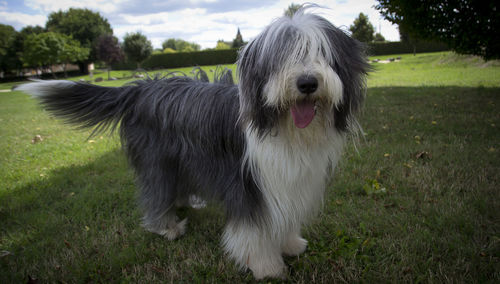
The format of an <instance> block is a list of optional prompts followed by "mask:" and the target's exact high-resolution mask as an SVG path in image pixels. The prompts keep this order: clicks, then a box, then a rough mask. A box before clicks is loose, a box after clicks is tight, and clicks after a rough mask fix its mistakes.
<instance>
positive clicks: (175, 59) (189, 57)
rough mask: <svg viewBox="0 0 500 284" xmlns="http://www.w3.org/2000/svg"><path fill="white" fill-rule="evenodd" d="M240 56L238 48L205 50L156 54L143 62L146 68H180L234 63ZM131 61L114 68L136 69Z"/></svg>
mask: <svg viewBox="0 0 500 284" xmlns="http://www.w3.org/2000/svg"><path fill="white" fill-rule="evenodd" d="M237 58H238V49H237V48H233V49H226V50H205V51H195V52H178V53H163V54H154V55H152V56H151V57H149V58H148V59H146V60H145V61H144V62H143V63H142V67H143V68H145V69H164V68H179V67H188V66H202V65H218V64H234V63H236V59H237ZM134 68H135V65H134V64H132V63H130V62H124V63H121V64H116V65H113V69H115V70H119V69H134Z"/></svg>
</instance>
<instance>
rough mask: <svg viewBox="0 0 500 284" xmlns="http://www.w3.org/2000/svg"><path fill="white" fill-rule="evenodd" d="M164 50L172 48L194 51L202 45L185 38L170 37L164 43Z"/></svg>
mask: <svg viewBox="0 0 500 284" xmlns="http://www.w3.org/2000/svg"><path fill="white" fill-rule="evenodd" d="M162 47H163V50H165V49H167V48H170V49H172V50H175V51H177V52H192V51H198V50H200V49H201V46H200V45H199V44H197V43H194V42H188V41H185V40H183V39H175V38H169V39H167V40H165V41H164V42H163V43H162Z"/></svg>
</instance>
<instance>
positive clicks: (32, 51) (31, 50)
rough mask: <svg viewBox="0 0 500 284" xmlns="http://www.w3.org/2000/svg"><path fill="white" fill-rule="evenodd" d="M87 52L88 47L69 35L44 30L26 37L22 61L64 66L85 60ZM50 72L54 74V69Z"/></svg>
mask: <svg viewBox="0 0 500 284" xmlns="http://www.w3.org/2000/svg"><path fill="white" fill-rule="evenodd" d="M88 54H89V50H88V48H82V47H81V46H80V43H79V42H78V41H76V40H74V39H72V38H71V37H70V36H67V35H63V34H59V33H55V32H45V33H40V34H32V35H29V36H28V37H27V38H26V40H25V41H24V52H23V55H22V61H23V62H25V63H26V64H27V65H29V66H34V67H43V66H44V67H49V68H51V67H52V66H53V65H55V64H63V65H64V66H65V65H66V64H67V63H70V62H76V61H80V60H85V59H86V58H87V57H88ZM64 69H65V67H64ZM52 74H53V75H54V76H55V73H54V71H52Z"/></svg>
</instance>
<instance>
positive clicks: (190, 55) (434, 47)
mask: <svg viewBox="0 0 500 284" xmlns="http://www.w3.org/2000/svg"><path fill="white" fill-rule="evenodd" d="M415 48H416V52H417V53H421V52H436V51H445V50H449V48H448V47H447V46H446V45H445V44H442V43H432V42H419V43H417V44H416V45H415ZM413 49H414V46H413V45H410V44H406V43H402V42H381V43H369V44H368V55H370V56H376V55H388V54H402V53H413ZM237 57H238V49H237V48H233V49H225V50H206V51H195V52H179V53H163V54H154V55H152V56H151V57H149V58H148V59H146V61H144V62H143V63H142V67H143V68H144V69H147V70H154V69H169V68H179V67H189V66H203V65H219V64H234V63H235V62H236V59H237ZM135 68H136V64H135V63H131V62H122V63H119V64H115V65H113V69H114V70H133V69H135Z"/></svg>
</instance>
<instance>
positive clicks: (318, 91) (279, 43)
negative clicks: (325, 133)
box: [238, 10, 368, 136]
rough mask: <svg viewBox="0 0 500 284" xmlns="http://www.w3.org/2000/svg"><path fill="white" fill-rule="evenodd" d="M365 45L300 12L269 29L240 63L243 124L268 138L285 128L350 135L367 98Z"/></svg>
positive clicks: (276, 22) (248, 48) (242, 53)
mask: <svg viewBox="0 0 500 284" xmlns="http://www.w3.org/2000/svg"><path fill="white" fill-rule="evenodd" d="M367 69H368V64H367V62H366V59H365V57H364V52H363V48H362V45H361V44H360V43H359V42H358V41H356V40H354V39H352V38H350V37H349V36H348V35H346V34H345V33H344V32H343V31H341V30H339V29H338V28H336V27H334V26H333V25H332V24H331V23H330V22H328V21H327V20H326V19H324V18H322V17H320V16H317V15H313V14H306V13H304V10H299V11H298V12H297V13H296V14H295V15H294V16H293V17H292V18H289V17H283V18H280V19H278V20H276V21H275V22H273V23H272V24H271V25H269V26H268V27H267V28H266V29H265V30H264V31H263V32H262V33H261V34H260V35H258V36H257V37H256V38H255V39H254V40H252V41H251V42H249V43H248V44H247V46H246V47H245V48H244V49H243V50H242V51H241V53H240V56H239V60H238V73H239V81H240V85H239V86H240V87H239V88H240V116H241V117H240V119H241V121H242V122H243V123H244V124H245V125H247V126H250V127H251V128H252V129H254V130H257V132H258V133H259V136H263V135H266V134H267V133H269V131H270V130H272V129H273V128H275V127H276V126H278V124H279V123H281V122H282V121H284V123H290V124H291V125H292V123H293V125H294V126H295V127H296V128H299V129H300V128H308V127H311V126H310V125H311V124H313V125H317V124H318V123H319V124H321V125H322V126H324V127H335V128H336V129H337V130H338V131H346V130H348V129H349V128H350V126H351V121H352V120H353V117H352V115H353V113H354V112H355V111H356V110H357V109H358V108H359V105H360V104H361V102H362V99H363V92H364V77H365V75H366V71H367Z"/></svg>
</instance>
